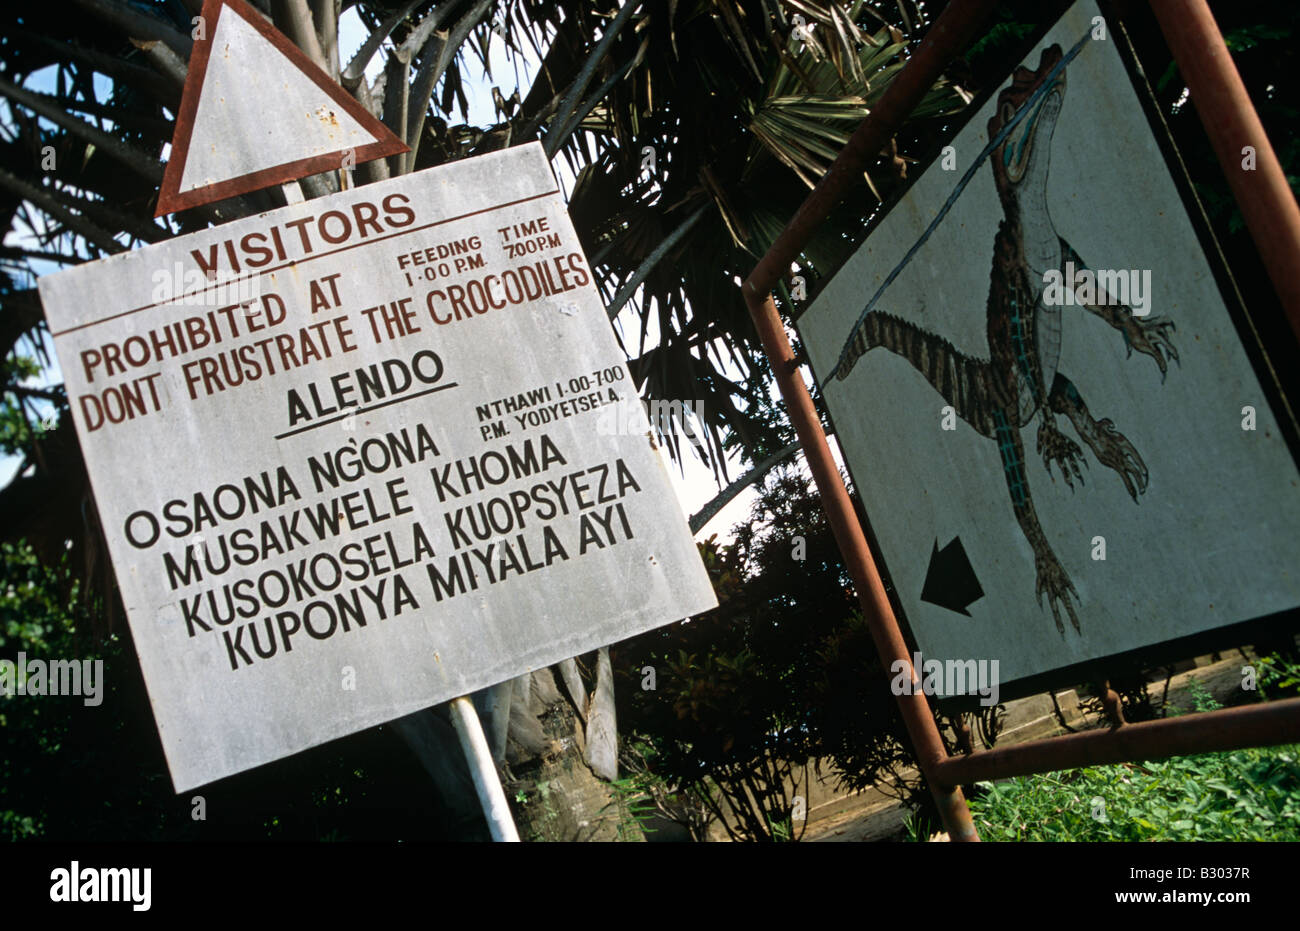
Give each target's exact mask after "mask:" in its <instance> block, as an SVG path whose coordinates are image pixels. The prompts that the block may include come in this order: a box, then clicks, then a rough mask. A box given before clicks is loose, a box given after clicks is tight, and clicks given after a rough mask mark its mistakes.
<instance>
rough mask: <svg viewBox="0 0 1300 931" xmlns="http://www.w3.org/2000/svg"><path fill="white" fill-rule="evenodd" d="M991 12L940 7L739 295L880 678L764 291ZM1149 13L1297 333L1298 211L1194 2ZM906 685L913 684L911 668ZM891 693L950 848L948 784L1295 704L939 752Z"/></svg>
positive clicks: (1212, 732) (1240, 733) (1142, 748)
mask: <svg viewBox="0 0 1300 931" xmlns="http://www.w3.org/2000/svg"><path fill="white" fill-rule="evenodd" d="M996 5H997V0H952V2H951V3H950V4H949V5H948V7H947V8H946V9H945V10H944V11H943V13H942V14H941V15H940V16H939V18H938V19H937V20H936V21H935V22H934V23H933V24H932V25H931V26H930V29H929V31H928V32H927V34H926V36H925V39H924V41H923V42H922V43H921V44H920V46H919V47H918V48H917V50H916V53H915V54H914V55H913V57H912V58H911V59H910V60H909V61H908V62H907V64H906V65H905V66H904V67H903V69H902V70H901V71H900V72H899V73H898V75H897V76H896V77H895V78H894V80H893V82H892V83H891V84H890V86H889V88H888V89H887V90H886V91H885V93H884V94H883V95H882V96H881V99H880V101H879V103H878V104H877V105H876V107H875V109H874V110H872V111H871V113H870V114H869V115H868V116H867V118H866V119H865V120H863V122H862V123H861V125H859V126H858V128H857V130H856V131H855V132H854V133H853V135H852V137H851V138H850V139H849V141H848V143H847V144H846V145H845V146H844V149H843V150H842V151H841V152H840V154H839V156H838V157H836V159H835V161H834V162H833V163H832V164H831V166H830V168H829V169H828V170H827V172H826V174H825V175H824V176H823V177H822V179H821V180H820V182H818V184H817V186H816V187H815V188H814V189H813V191H812V192H811V193H810V194H809V195H808V197H807V199H806V200H805V201H804V202H803V203H802V204H801V205H800V207H799V209H798V210H797V211H795V214H794V216H793V217H792V218H791V219H790V222H789V223H788V224H787V225H786V226H785V228H784V229H783V230H782V231H781V233H780V235H779V236H777V238H776V241H775V242H774V243H773V244H772V247H771V248H770V249H768V250H767V253H766V254H765V255H764V256H763V257H762V259H760V260H759V262H758V264H757V265H755V266H754V269H753V271H752V272H750V274H749V277H748V278H746V279H745V281H744V283H743V284H742V286H741V291H742V293H743V295H744V298H745V303H746V305H747V306H748V308H749V312H750V315H751V316H752V317H753V320H754V327H755V329H756V330H757V331H758V336H759V339H760V341H761V342H762V345H763V349H764V351H765V352H766V354H767V357H768V360H769V362H770V363H771V365H772V371H773V372H774V373H775V376H776V382H777V385H778V387H779V388H780V389H781V395H782V397H783V398H784V400H785V403H786V407H787V410H788V413H789V415H790V420H791V422H792V423H793V424H794V428H795V432H796V433H797V434H798V436H799V440H800V442H801V443H802V445H803V449H804V455H805V457H806V459H807V462H808V467H809V469H810V471H811V472H812V475H813V479H814V480H815V481H816V483H817V488H818V491H819V493H820V495H821V499H822V505H823V507H824V508H825V509H826V516H827V518H828V519H829V522H830V525H831V529H832V531H833V533H834V535H835V541H836V543H837V544H838V545H839V548H840V552H841V554H842V555H843V557H844V562H845V566H846V568H847V569H848V571H849V575H850V577H851V578H852V579H853V584H854V586H855V588H856V589H857V592H858V598H859V600H860V602H861V604H862V611H863V615H864V617H865V619H866V622H867V625H868V628H869V629H870V631H871V636H872V640H873V641H874V642H875V646H876V650H877V651H878V652H879V654H880V659H881V663H882V665H883V666H884V668H886V669H889V668H890V667H891V665H892V664H893V663H895V662H899V661H901V662H903V663H905V664H906V665H905V666H904V668H907V669H912V662H911V655H910V653H909V650H908V648H907V644H906V642H905V640H904V638H903V633H902V630H901V628H900V627H899V623H898V619H897V618H896V617H895V615H894V611H893V608H892V606H891V605H890V603H889V598H888V596H887V595H886V593H885V586H884V583H883V581H882V579H881V576H880V571H879V569H878V568H877V566H876V563H875V560H874V558H873V557H872V554H871V549H870V547H869V546H868V544H867V540H866V536H865V535H864V533H863V530H862V525H861V523H860V522H859V521H858V518H857V514H856V513H855V511H854V508H853V503H852V501H851V500H850V498H849V493H848V490H847V489H846V488H845V486H844V481H843V479H842V478H841V476H840V472H839V469H838V467H837V466H836V464H835V461H834V459H833V458H832V456H831V451H830V446H829V444H828V443H827V440H826V433H825V431H824V430H823V429H822V425H821V419H820V417H819V416H818V414H817V409H816V407H815V406H814V404H813V401H812V397H811V396H810V395H809V393H808V389H807V387H806V386H805V385H804V382H803V379H802V377H801V376H800V375H799V363H798V361H797V360H796V359H795V354H794V351H793V349H792V348H791V345H790V340H789V338H788V337H787V335H786V331H785V325H784V323H783V322H782V320H781V317H780V314H779V313H778V312H777V309H776V304H775V302H774V301H773V299H772V290H773V289H774V288H775V287H776V284H777V282H778V281H780V280H781V278H782V277H783V276H784V275H785V273H786V271H787V270H788V269H789V268H790V267H791V264H792V263H793V262H794V261H795V260H796V259H797V257H798V255H799V253H800V252H801V250H802V249H803V246H804V244H805V243H806V242H807V241H808V239H809V237H810V236H811V235H812V234H813V231H814V230H816V229H817V227H818V226H819V225H820V224H821V223H823V222H824V221H825V220H826V218H827V217H828V216H829V214H830V212H831V210H832V209H834V207H835V206H836V205H837V204H838V203H839V201H840V200H841V199H842V198H843V197H844V196H845V195H846V194H847V193H848V191H849V189H850V187H851V186H852V185H853V184H854V183H855V182H856V181H857V179H858V178H860V177H861V176H862V173H863V172H864V170H865V169H866V166H867V165H868V164H870V163H871V162H872V161H873V160H874V159H875V157H876V155H877V154H878V153H879V152H880V151H881V150H882V149H883V148H884V147H885V144H886V143H887V142H888V140H889V139H890V138H892V137H893V135H894V133H895V132H896V131H897V129H898V127H899V126H900V125H901V124H902V122H903V120H904V119H906V117H907V116H908V114H910V113H911V112H912V110H913V109H914V108H915V107H916V106H917V104H919V103H920V101H921V99H922V97H923V96H924V95H925V93H926V91H927V90H928V89H929V88H930V87H931V86H932V85H933V84H934V82H935V81H936V80H937V79H938V78H939V76H940V74H941V73H942V71H943V69H944V68H945V67H947V65H948V63H949V62H950V61H951V60H952V59H953V58H954V57H955V56H956V55H957V54H958V53H959V52H960V51H961V50H962V49H963V48H965V47H966V46H967V45H968V44H969V43H970V42H971V41H972V40H973V39H975V38H976V37H977V34H978V29H979V27H980V26H981V24H982V23H983V22H984V21H985V19H986V17H987V16H988V14H989V13H991V12H992V10H993V8H994V7H995V6H996ZM1151 6H1152V9H1153V11H1154V12H1155V15H1156V18H1157V20H1158V21H1159V23H1160V27H1161V29H1162V31H1163V32H1164V35H1165V38H1166V41H1167V42H1168V44H1169V48H1170V51H1171V52H1172V53H1173V56H1174V60H1175V61H1176V62H1177V63H1178V65H1179V67H1180V70H1181V71H1182V74H1183V76H1184V80H1185V81H1186V82H1187V85H1188V87H1189V88H1190V90H1191V95H1192V102H1193V104H1194V105H1195V106H1196V108H1197V111H1198V113H1199V114H1200V117H1201V120H1202V123H1203V124H1204V125H1205V129H1206V132H1207V134H1208V135H1209V137H1210V140H1211V142H1212V144H1213V146H1214V150H1215V153H1216V155H1217V156H1218V158H1219V161H1220V165H1221V166H1222V167H1223V169H1224V172H1225V174H1227V176H1228V182H1229V184H1230V186H1231V187H1232V191H1233V194H1234V195H1235V197H1236V199H1237V202H1238V204H1239V205H1240V206H1241V211H1242V214H1243V216H1244V217H1245V220H1246V224H1247V227H1248V228H1249V229H1250V232H1251V235H1252V236H1253V237H1254V240H1255V243H1256V246H1257V248H1258V249H1259V253H1260V258H1261V259H1262V260H1263V262H1264V264H1265V266H1266V268H1267V269H1268V272H1269V276H1270V278H1271V280H1272V282H1273V284H1274V287H1275V288H1276V290H1277V292H1278V296H1279V298H1280V299H1281V301H1282V305H1283V308H1284V310H1285V313H1286V315H1287V319H1288V320H1289V321H1290V323H1291V326H1292V328H1293V329H1294V330H1295V332H1296V334H1297V337H1300V278H1297V277H1296V275H1295V274H1294V269H1296V268H1300V208H1298V207H1297V205H1296V201H1295V198H1294V197H1293V196H1292V194H1291V190H1290V187H1289V185H1288V184H1287V181H1286V177H1285V175H1284V174H1283V172H1282V168H1281V165H1280V163H1279V162H1278V160H1277V156H1276V155H1275V154H1274V152H1273V149H1272V146H1271V145H1270V144H1269V142H1268V138H1267V137H1266V136H1265V134H1264V130H1263V126H1262V125H1261V124H1260V121H1259V118H1258V116H1257V115H1256V113H1255V110H1254V107H1253V106H1252V105H1251V102H1250V98H1249V96H1248V95H1247V94H1246V90H1245V86H1244V84H1243V83H1242V81H1241V77H1240V76H1239V75H1238V74H1237V70H1236V68H1235V66H1234V65H1233V63H1232V58H1231V56H1230V55H1229V54H1228V50H1227V47H1226V45H1225V44H1224V41H1223V37H1222V35H1221V34H1220V33H1219V29H1218V26H1217V25H1216V24H1215V22H1214V18H1213V17H1212V15H1211V14H1210V10H1209V7H1208V5H1207V3H1206V0H1153V2H1152V4H1151ZM1243 144H1248V145H1252V146H1254V149H1255V155H1256V170H1255V171H1252V172H1245V171H1242V170H1240V168H1241V158H1242V145H1243ZM912 680H913V683H917V682H919V678H918V677H917V674H916V670H915V669H912ZM897 697H898V705H899V710H900V711H901V712H902V716H903V723H904V725H905V726H906V728H907V733H908V736H909V737H910V739H911V741H912V745H913V748H914V750H915V753H916V758H917V763H918V765H919V767H920V770H921V773H922V775H923V776H924V777H925V780H926V783H927V784H928V786H929V788H930V791H931V793H932V794H933V796H934V800H935V802H936V804H937V806H938V809H939V815H940V817H941V819H942V821H943V826H944V829H945V830H946V831H947V832H948V835H949V837H950V838H951V839H952V840H954V841H977V840H979V835H978V833H977V832H976V830H975V825H974V822H973V820H972V819H971V814H970V809H969V808H968V807H967V805H966V800H965V797H964V796H963V794H962V791H961V788H960V786H962V785H969V784H971V783H973V782H975V781H979V780H986V779H998V778H1004V777H1008V776H1016V775H1028V774H1030V773H1040V772H1051V771H1053V770H1060V769H1070V768H1073V767H1078V766H1088V765H1096V764H1104V763H1117V762H1123V761H1126V760H1156V759H1164V758H1167V757H1171V756H1179V755H1184V754H1188V753H1205V752H1210V751H1215V750H1233V749H1241V748H1244V747H1254V746H1271V745H1276V744H1285V743H1296V742H1300V698H1296V699H1289V700H1286V701H1274V702H1268V703H1265V704H1260V705H1253V706H1250V707H1245V708H1231V709H1224V710H1219V711H1210V712H1204V713H1200V714H1193V715H1186V716H1183V717H1178V718H1171V719H1166V720H1161V721H1149V722H1144V723H1140V724H1125V723H1123V722H1122V719H1120V720H1118V721H1116V722H1113V725H1112V727H1111V728H1110V729H1109V730H1105V731H1091V732H1086V733H1080V734H1071V735H1068V736H1065V737H1056V738H1050V739H1047V740H1037V741H1032V742H1029V743H1024V744H1017V745H1014V746H1010V747H1004V748H1001V749H993V750H986V751H981V752H976V753H970V754H968V755H964V756H949V755H948V752H947V749H946V748H945V746H944V742H943V738H942V736H941V735H940V733H939V729H938V727H937V725H936V724H935V721H934V716H933V714H931V711H930V706H929V703H928V702H927V700H926V697H925V695H924V694H923V692H922V690H921V689H919V688H914V689H912V690H911V694H907V695H899V696H897Z"/></svg>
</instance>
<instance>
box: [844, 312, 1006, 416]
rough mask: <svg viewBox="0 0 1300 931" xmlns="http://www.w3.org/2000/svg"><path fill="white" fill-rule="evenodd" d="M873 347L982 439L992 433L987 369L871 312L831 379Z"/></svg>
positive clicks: (944, 343) (906, 324) (931, 336)
mask: <svg viewBox="0 0 1300 931" xmlns="http://www.w3.org/2000/svg"><path fill="white" fill-rule="evenodd" d="M877 347H880V348H883V349H888V350H889V351H890V352H892V353H894V354H895V355H899V356H902V357H903V358H904V359H906V360H907V361H908V362H910V363H911V364H912V367H913V368H914V369H916V370H917V371H918V372H920V373H921V374H922V375H923V376H924V377H925V379H926V381H928V382H929V383H930V384H931V385H933V386H934V389H935V390H936V391H938V392H939V394H940V396H941V397H942V398H943V399H944V400H945V401H947V402H948V403H949V404H951V405H952V407H953V410H955V411H956V412H957V416H958V417H960V418H961V419H962V420H964V421H966V422H967V423H968V424H970V425H971V426H972V427H974V428H975V429H976V430H977V431H979V432H980V433H982V434H984V435H986V436H992V434H993V429H994V426H993V420H992V409H993V404H992V397H991V390H990V380H989V364H988V362H986V361H985V360H983V359H974V358H971V357H970V356H968V355H966V354H965V353H963V352H960V351H959V350H958V349H957V348H956V347H955V346H953V344H952V343H950V342H948V340H946V339H944V338H943V337H942V336H939V335H937V334H935V333H931V332H930V331H928V330H923V329H922V328H921V327H919V326H917V325H916V324H914V323H912V322H911V321H908V320H904V319H903V318H902V317H896V316H894V315H893V314H887V313H882V312H880V311H872V312H871V313H869V314H867V316H866V317H865V318H864V319H863V321H862V322H861V323H860V324H859V325H858V326H857V327H856V328H854V330H853V333H852V334H850V336H849V339H848V341H847V343H846V345H845V347H844V354H843V355H842V356H841V359H840V363H839V365H837V366H836V369H835V376H836V377H837V378H839V379H841V380H842V379H844V378H846V377H847V376H848V374H849V371H850V370H851V369H852V368H853V366H854V364H856V362H857V360H858V359H859V358H861V357H862V356H863V355H864V354H866V352H867V351H868V350H871V349H875V348H877Z"/></svg>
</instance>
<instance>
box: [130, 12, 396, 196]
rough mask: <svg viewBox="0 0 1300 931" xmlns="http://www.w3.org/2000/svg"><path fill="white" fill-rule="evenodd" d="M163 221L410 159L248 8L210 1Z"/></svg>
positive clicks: (167, 177)
mask: <svg viewBox="0 0 1300 931" xmlns="http://www.w3.org/2000/svg"><path fill="white" fill-rule="evenodd" d="M201 21H202V23H203V25H204V27H205V29H204V33H203V37H202V38H200V39H199V40H198V41H197V42H195V43H194V49H193V51H192V52H191V53H190V67H189V73H188V74H187V75H186V77H185V91H184V93H183V94H182V96H181V108H180V111H179V112H178V113H177V115H176V132H175V134H174V135H173V137H172V152H171V158H170V160H168V162H167V169H166V171H165V172H164V173H163V182H162V190H161V191H160V192H159V194H158V209H157V211H155V213H154V216H156V217H158V216H162V215H163V214H165V213H173V212H175V211H177V210H184V209H186V208H188V207H196V206H198V205H199V204H207V203H211V202H213V201H216V200H222V199H223V198H226V197H233V196H235V195H236V194H244V193H246V192H248V191H256V190H258V189H259V188H264V187H269V186H270V185H273V184H283V183H285V182H288V181H294V180H297V179H298V178H304V177H306V176H307V175H314V174H318V173H320V172H322V171H330V170H332V169H338V168H339V167H341V166H342V165H343V164H344V161H345V159H346V160H347V163H348V164H351V165H359V164H361V163H362V162H367V161H370V160H371V159H375V158H383V157H384V156H386V155H395V154H397V153H398V152H406V151H408V147H407V145H406V143H404V142H402V140H401V139H398V138H397V137H396V136H395V135H393V133H392V132H390V131H389V129H388V127H386V126H384V124H383V123H381V122H379V120H377V119H375V118H374V117H373V116H372V115H371V114H370V113H368V112H366V109H365V108H364V107H363V106H361V104H359V103H358V102H357V101H356V100H354V99H353V98H352V97H351V96H350V95H349V94H348V93H347V92H346V91H345V90H343V88H341V87H340V86H339V85H338V84H336V83H335V82H334V81H333V80H331V79H330V77H329V75H327V74H326V73H325V72H324V71H322V70H321V69H320V68H318V67H317V66H316V65H315V64H313V63H312V62H311V60H310V59H309V58H308V57H307V56H306V55H304V54H303V53H302V52H301V51H300V50H299V49H298V47H297V46H295V45H294V44H293V43H292V42H290V41H289V40H288V39H287V38H286V37H285V36H283V35H282V34H280V33H279V32H277V31H276V30H275V29H274V28H273V27H272V26H271V25H270V24H269V23H268V22H267V21H266V19H265V18H264V17H263V16H262V15H261V14H260V13H258V12H257V11H256V10H254V9H253V8H252V7H250V6H249V5H248V4H247V3H245V2H244V0H204V3H203V12H202V14H201Z"/></svg>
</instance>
